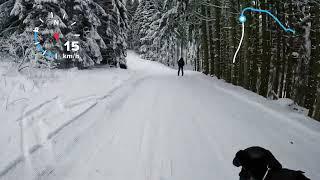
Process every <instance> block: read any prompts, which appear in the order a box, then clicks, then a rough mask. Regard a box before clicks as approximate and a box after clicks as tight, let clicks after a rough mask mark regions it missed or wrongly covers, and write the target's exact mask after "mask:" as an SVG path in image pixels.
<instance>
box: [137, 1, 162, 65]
mask: <svg viewBox="0 0 320 180" xmlns="http://www.w3.org/2000/svg"><path fill="white" fill-rule="evenodd" d="M156 5H157V4H156V3H155V1H154V0H142V1H141V2H140V4H139V6H138V8H137V10H136V13H135V15H134V17H133V26H132V28H133V31H134V34H133V35H134V37H135V41H134V49H135V50H137V51H139V53H140V54H141V55H142V57H144V58H146V59H150V58H152V55H151V54H150V53H151V52H152V47H151V45H152V43H153V39H154V36H153V34H154V33H155V30H156V28H157V27H156V26H157V25H158V23H159V20H160V17H161V14H160V11H159V7H157V6H156ZM157 20H158V21H157Z"/></svg>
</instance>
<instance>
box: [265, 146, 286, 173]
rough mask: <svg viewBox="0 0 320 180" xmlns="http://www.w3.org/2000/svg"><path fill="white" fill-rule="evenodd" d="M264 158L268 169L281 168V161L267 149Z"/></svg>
mask: <svg viewBox="0 0 320 180" xmlns="http://www.w3.org/2000/svg"><path fill="white" fill-rule="evenodd" d="M266 155H267V156H266V158H267V159H266V160H267V163H268V167H269V168H270V169H281V168H282V165H281V163H280V162H279V161H278V160H277V159H276V158H275V157H274V156H273V154H272V153H271V152H270V151H268V150H267V152H266Z"/></svg>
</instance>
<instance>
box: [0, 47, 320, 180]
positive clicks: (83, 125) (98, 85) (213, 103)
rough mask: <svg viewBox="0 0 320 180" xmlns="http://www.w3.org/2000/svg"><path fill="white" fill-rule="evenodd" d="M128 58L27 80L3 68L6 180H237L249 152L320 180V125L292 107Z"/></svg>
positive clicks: (0, 170) (0, 95)
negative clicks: (260, 150) (242, 153)
mask: <svg viewBox="0 0 320 180" xmlns="http://www.w3.org/2000/svg"><path fill="white" fill-rule="evenodd" d="M127 60H128V67H129V69H128V70H120V69H109V68H98V69H92V70H84V71H79V70H76V69H71V70H67V71H66V70H64V71H62V70H52V71H49V72H48V71H47V70H46V71H44V70H37V71H35V72H29V73H26V72H25V73H24V74H23V73H17V72H15V71H12V70H11V69H12V67H13V66H14V65H13V64H10V63H8V62H2V63H1V64H0V73H1V80H0V103H1V105H2V106H1V111H0V117H1V118H0V119H1V120H0V121H1V126H0V132H1V136H0V146H1V154H0V179H6V180H7V179H8V180H11V179H18V180H20V179H27V180H29V179H30V180H33V179H45V180H51V179H52V180H56V179H66V180H69V179H70V180H72V179H77V180H79V179H83V180H87V179H98V180H99V179H101V180H105V179H108V180H109V179H110V180H234V179H238V173H239V171H240V169H239V168H236V167H234V166H233V165H232V159H233V158H234V155H235V153H236V152H237V151H238V150H240V149H244V148H247V147H249V146H262V147H264V148H267V149H270V150H271V151H272V152H273V154H274V155H275V157H276V158H277V159H278V160H279V161H280V162H281V163H282V164H283V166H284V167H286V168H290V169H295V170H302V171H305V172H306V175H307V176H308V177H310V178H311V179H314V180H317V179H320V156H319V152H320V124H319V123H318V122H316V121H314V120H312V119H310V118H308V117H306V116H305V115H304V114H303V113H302V112H298V111H295V110H293V109H292V108H290V105H292V102H290V100H286V99H283V100H279V101H270V100H267V99H265V98H263V97H261V96H258V95H256V94H254V93H252V92H249V91H247V90H245V89H242V88H240V87H236V86H233V85H231V84H227V83H225V82H223V81H221V80H217V79H216V78H212V77H209V76H205V75H203V74H201V73H197V72H192V71H186V73H185V76H184V77H178V76H177V72H176V70H174V69H170V68H168V67H166V66H164V65H161V64H159V63H156V62H150V61H145V60H142V59H140V58H139V57H138V55H136V54H134V53H132V52H130V53H129V55H128V58H127Z"/></svg>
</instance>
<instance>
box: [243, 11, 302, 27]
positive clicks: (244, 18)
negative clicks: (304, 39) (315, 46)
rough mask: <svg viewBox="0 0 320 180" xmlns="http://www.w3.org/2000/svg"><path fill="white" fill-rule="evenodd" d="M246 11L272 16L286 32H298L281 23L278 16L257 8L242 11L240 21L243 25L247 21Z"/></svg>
mask: <svg viewBox="0 0 320 180" xmlns="http://www.w3.org/2000/svg"><path fill="white" fill-rule="evenodd" d="M246 11H253V12H258V13H266V14H268V15H269V16H271V17H272V18H273V19H274V20H275V21H276V22H277V23H278V24H279V26H280V27H281V28H282V29H283V30H285V31H286V32H291V33H295V32H296V31H295V30H293V29H290V28H286V27H285V26H284V25H283V24H282V23H281V22H280V20H279V19H278V18H277V17H276V16H274V15H273V14H272V13H271V12H270V11H268V10H262V9H255V8H252V7H247V8H245V9H243V10H242V12H241V15H240V18H239V21H240V22H241V23H245V22H246V20H247V18H246V16H245V15H244V13H245V12H246Z"/></svg>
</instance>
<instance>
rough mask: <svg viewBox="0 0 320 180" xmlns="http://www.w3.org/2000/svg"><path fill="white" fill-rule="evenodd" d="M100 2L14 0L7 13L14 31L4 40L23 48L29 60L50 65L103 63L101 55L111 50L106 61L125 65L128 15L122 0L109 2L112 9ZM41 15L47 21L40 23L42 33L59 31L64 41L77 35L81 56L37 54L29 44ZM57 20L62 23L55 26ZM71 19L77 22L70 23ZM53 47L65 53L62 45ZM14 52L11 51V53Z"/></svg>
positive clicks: (64, 65) (94, 0) (93, 0)
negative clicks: (49, 57) (52, 58)
mask: <svg viewBox="0 0 320 180" xmlns="http://www.w3.org/2000/svg"><path fill="white" fill-rule="evenodd" d="M100 2H101V1H99V0H87V1H80V0H62V1H47V0H29V1H25V0H15V1H14V6H13V8H12V10H11V12H10V17H11V18H12V19H14V20H15V21H14V22H12V24H10V25H9V26H8V27H15V28H14V31H10V36H9V38H7V39H6V42H7V44H17V46H16V47H18V48H20V49H22V50H19V51H20V52H23V53H20V54H21V55H23V56H25V57H27V58H28V59H29V60H38V61H41V63H42V64H43V63H46V64H48V65H50V66H52V65H58V66H59V67H69V66H78V67H90V66H93V65H95V64H100V63H103V62H105V59H106V58H105V56H104V55H105V54H108V50H110V49H111V50H112V52H113V54H112V58H110V59H109V61H107V62H108V63H110V64H118V63H120V64H125V55H126V54H125V50H126V42H125V40H126V29H127V24H126V19H127V16H126V10H125V7H124V5H123V2H122V0H110V1H108V2H109V3H110V4H111V5H112V6H111V8H112V9H107V8H105V7H102V6H100V5H101V4H100ZM108 2H106V3H108ZM51 12H52V13H53V14H54V16H53V17H51ZM40 18H41V19H45V20H46V22H45V23H44V24H43V25H42V26H43V27H42V29H43V31H42V32H44V33H46V34H48V35H49V34H53V32H58V33H59V34H61V36H62V40H65V39H68V38H70V37H71V36H72V34H80V37H79V38H78V39H77V41H78V42H79V45H80V50H79V52H78V53H79V55H80V58H78V59H76V58H74V59H71V60H62V59H58V60H57V61H47V60H46V59H45V58H44V57H41V56H38V55H37V54H39V53H38V52H37V51H36V49H35V47H34V46H30V44H33V36H32V33H33V30H34V28H35V27H37V26H39V25H41V22H40V21H39V19H40ZM106 19H108V21H106ZM56 20H58V21H59V22H61V23H59V25H58V26H54V23H53V22H54V21H56ZM73 22H76V24H74V25H73V26H70V24H71V23H73ZM7 29H8V28H7ZM106 32H108V36H107V37H106V36H104V35H105V34H104V33H106ZM102 37H103V38H102ZM106 38H110V39H106ZM49 40H50V39H46V40H45V42H44V44H45V45H50V43H49ZM106 40H108V42H106ZM51 46H52V45H51ZM21 47H22V48H21ZM53 48H55V49H56V51H60V52H65V49H64V48H63V47H57V46H54V47H53ZM16 51H17V50H13V52H16Z"/></svg>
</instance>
